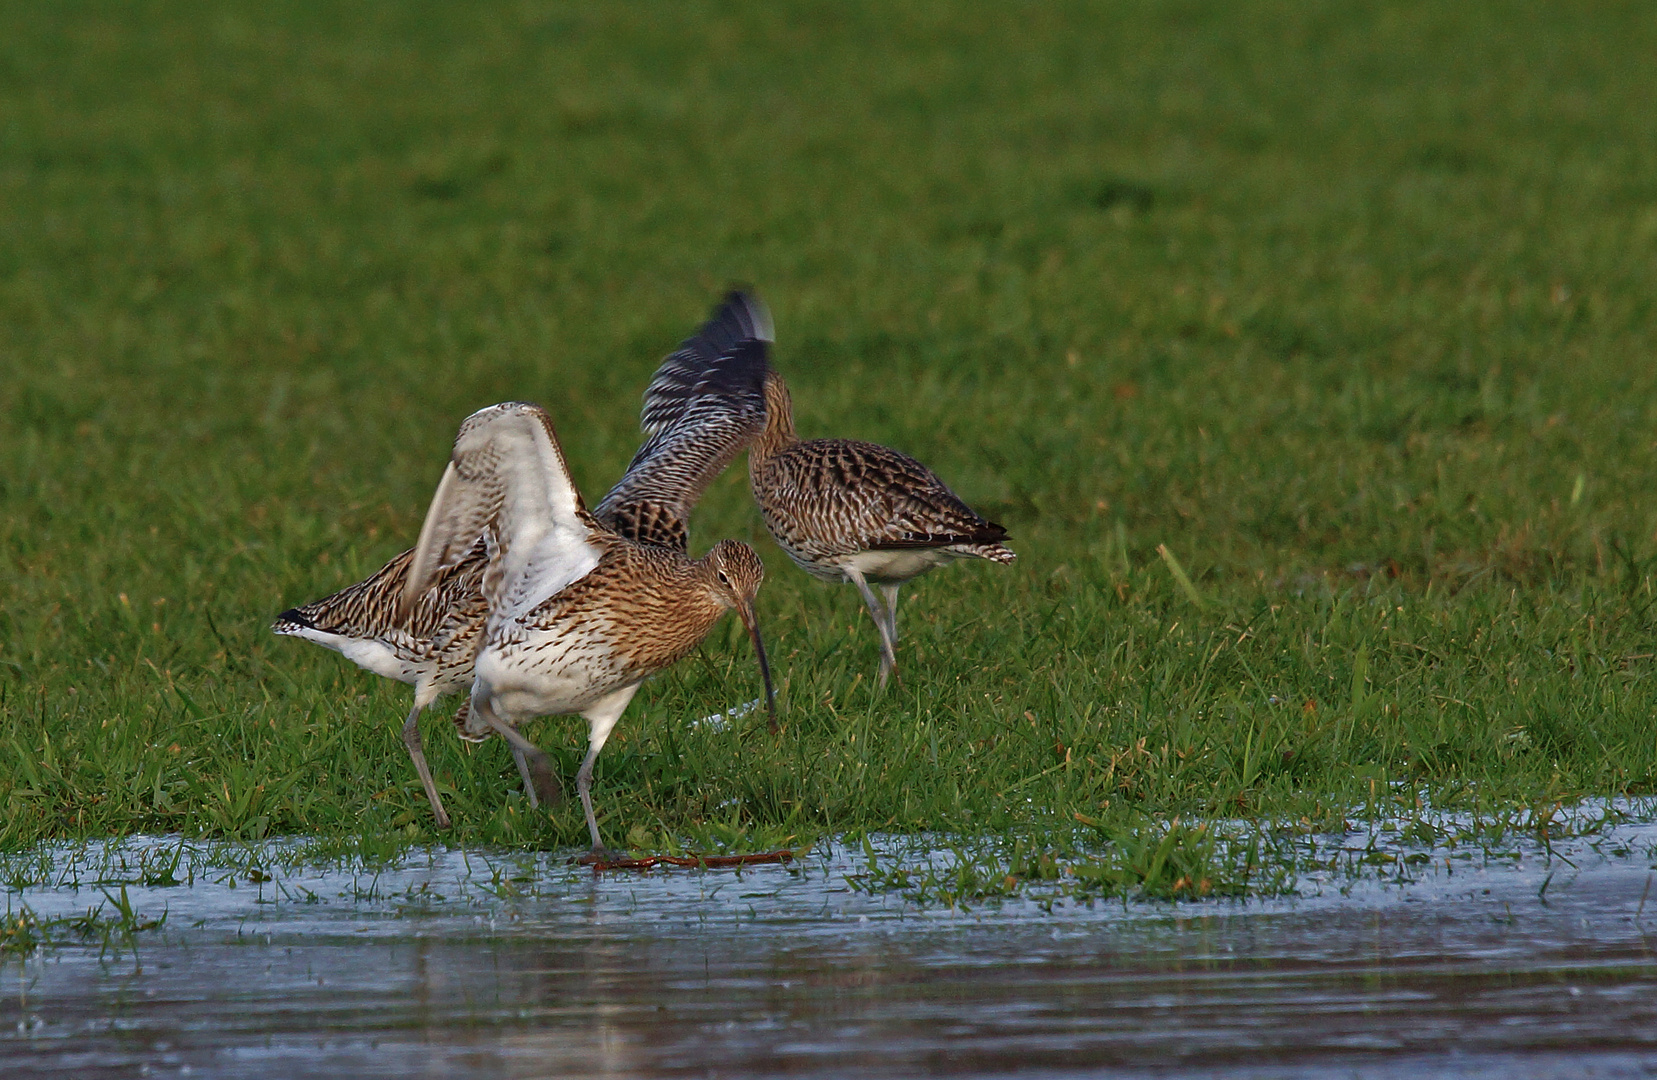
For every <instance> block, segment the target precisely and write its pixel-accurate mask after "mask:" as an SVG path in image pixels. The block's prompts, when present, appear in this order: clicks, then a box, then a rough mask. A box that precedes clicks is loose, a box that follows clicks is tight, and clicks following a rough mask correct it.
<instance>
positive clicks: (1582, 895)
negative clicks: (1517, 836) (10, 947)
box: [0, 824, 1657, 1078]
mask: <svg viewBox="0 0 1657 1080" xmlns="http://www.w3.org/2000/svg"><path fill="white" fill-rule="evenodd" d="M1362 840H1363V837H1361V836H1354V837H1351V838H1336V839H1333V840H1328V841H1327V844H1328V846H1330V847H1335V848H1338V847H1340V846H1341V845H1343V844H1345V845H1348V846H1354V845H1356V844H1357V843H1359V842H1360V841H1362ZM146 844H147V845H149V848H150V850H152V852H153V851H154V850H165V849H166V848H167V847H168V846H172V847H176V846H177V844H178V841H176V840H165V839H158V840H151V841H138V842H132V843H130V844H128V845H126V851H127V853H128V854H131V855H133V856H134V857H137V856H138V855H142V854H143V851H144V849H145V845H146ZM273 848H274V846H273ZM1654 848H1657V826H1654V825H1651V824H1630V825H1623V826H1619V827H1617V828H1615V829H1612V830H1610V831H1609V832H1606V833H1602V834H1600V835H1599V836H1597V837H1594V838H1593V839H1592V840H1589V839H1579V840H1575V841H1570V842H1564V843H1560V842H1556V843H1554V844H1553V846H1552V848H1551V850H1550V849H1547V848H1543V847H1541V846H1540V845H1537V844H1534V843H1532V844H1529V845H1528V846H1526V845H1523V844H1520V845H1513V844H1510V845H1508V849H1507V850H1505V851H1504V852H1502V853H1499V854H1500V856H1501V857H1496V858H1484V857H1482V856H1481V857H1479V858H1472V859H1464V860H1459V861H1458V860H1456V859H1451V858H1437V859H1436V861H1433V862H1429V863H1426V864H1424V865H1420V866H1415V867H1413V868H1411V870H1410V872H1409V880H1407V881H1401V880H1399V879H1393V880H1391V881H1381V880H1377V879H1376V878H1375V877H1368V878H1362V879H1358V880H1352V879H1348V878H1345V877H1342V876H1340V875H1337V874H1327V875H1323V876H1319V875H1316V874H1313V875H1309V876H1307V877H1306V878H1304V879H1303V880H1302V883H1301V888H1302V891H1303V893H1304V894H1305V895H1302V896H1299V897H1295V898H1292V899H1281V900H1271V901H1251V902H1249V903H1246V904H1244V903H1235V902H1229V901H1216V902H1205V903H1196V904H1189V903H1188V904H1181V905H1178V906H1171V905H1166V904H1148V903H1147V904H1139V903H1133V904H1123V903H1121V902H1119V901H1118V902H1099V903H1095V904H1093V905H1091V906H1088V905H1074V904H1063V903H1061V904H1059V905H1057V906H1055V907H1054V908H1053V910H1052V911H1051V912H1050V913H1049V912H1047V911H1045V910H1043V908H1042V907H1041V906H1040V905H1038V904H1036V903H1033V902H1024V901H1018V902H1009V903H1004V904H1001V905H1000V906H998V907H988V908H983V909H976V910H973V911H970V912H962V911H951V910H947V909H944V910H936V909H929V910H920V911H917V910H916V909H915V908H914V907H912V906H911V905H909V904H907V903H906V902H905V901H904V900H903V899H902V898H901V897H900V896H895V895H882V896H869V895H866V894H863V893H860V892H857V891H855V890H853V889H852V888H851V886H850V884H849V881H848V875H849V874H853V873H856V872H858V871H859V869H860V868H861V864H862V856H861V854H860V853H859V852H856V851H852V850H847V849H845V848H839V847H833V846H830V845H824V846H822V847H820V848H819V849H818V850H817V851H816V852H815V853H814V854H813V855H812V856H811V857H810V858H808V859H806V860H804V861H803V862H802V863H797V864H795V865H794V866H792V867H787V868H784V867H776V866H766V867H755V868H751V869H749V870H746V871H743V872H741V873H737V872H732V871H706V872H697V871H677V870H675V871H655V872H651V873H649V874H646V875H623V874H618V875H612V876H607V877H604V878H602V879H595V878H594V877H593V875H592V874H591V873H590V872H589V871H586V870H583V869H579V868H574V867H569V866H566V865H564V864H563V863H562V862H561V860H560V859H559V858H557V857H554V856H540V857H522V858H520V857H509V856H501V855H495V856H493V857H487V858H486V857H480V856H479V855H477V854H476V853H472V854H470V855H468V854H465V853H460V852H449V851H437V852H432V853H427V854H425V855H422V856H421V857H420V858H418V859H415V860H411V861H410V862H408V863H406V864H405V865H403V866H401V867H399V868H397V869H395V870H390V871H385V872H381V873H378V874H376V873H373V872H368V871H364V872H358V873H353V872H350V871H348V870H340V869H338V868H335V869H332V870H318V869H300V870H296V871H291V872H290V871H277V872H276V874H277V877H276V879H275V880H267V881H262V882H261V881H250V880H249V875H248V874H245V873H243V874H234V873H231V872H229V871H223V872H216V873H208V874H207V875H206V877H199V876H198V877H197V878H196V880H195V882H194V883H193V884H191V885H188V886H175V887H168V888H145V887H140V886H136V885H129V886H128V896H129V899H130V901H131V904H132V907H133V908H134V909H135V911H136V913H137V914H138V915H139V916H141V917H145V916H147V917H154V916H157V915H159V914H161V913H162V911H163V910H164V911H165V912H166V914H167V919H166V923H165V925H164V927H163V928H162V929H161V930H159V931H154V932H149V933H145V934H140V935H138V937H137V938H136V942H137V948H136V954H134V952H133V951H132V950H131V949H130V948H121V949H120V950H119V951H118V952H112V951H110V950H109V949H107V948H105V949H103V950H102V955H100V948H99V947H98V946H74V947H60V948H54V949H49V950H46V951H44V952H42V953H39V954H37V955H35V956H34V957H31V958H29V959H28V960H26V961H20V960H18V959H15V958H14V959H11V960H9V961H7V962H5V963H4V964H3V965H0V1075H4V1076H7V1077H17V1078H21V1077H35V1076H53V1077H59V1076H83V1077H97V1076H115V1075H122V1076H130V1075H150V1076H177V1075H193V1076H206V1075H211V1076H250V1077H251V1076H258V1077H311V1076H315V1077H339V1076H360V1077H370V1076H375V1077H377V1076H408V1075H417V1074H430V1075H441V1076H457V1077H540V1076H546V1077H585V1076H628V1077H656V1076H745V1075H788V1076H800V1077H806V1076H824V1077H827V1076H853V1075H855V1076H877V1077H886V1076H915V1075H935V1074H949V1075H968V1076H1007V1075H1021V1076H1083V1075H1119V1076H1174V1075H1181V1076H1183V1075H1201V1076H1234V1077H1350V1076H1388V1077H1390V1076H1468V1077H1474V1076H1490V1075H1495V1074H1496V1073H1497V1072H1498V1071H1499V1072H1500V1073H1501V1074H1502V1075H1504V1076H1505V1077H1508V1078H1517V1077H1531V1076H1558V1077H1623V1076H1629V1077H1634V1076H1657V954H1654V952H1653V945H1654V943H1657V895H1652V894H1653V893H1657V888H1654V887H1653V885H1652V878H1653V870H1652V865H1651V864H1652V863H1653V862H1654V861H1657V859H1654V857H1653V854H1652V852H1653V849H1654ZM1613 853H1614V854H1613ZM1438 854H1439V855H1442V852H1440V853H1438ZM1567 860H1568V861H1567ZM1572 864H1574V866H1573V865H1572ZM1400 865H1402V864H1400ZM106 873H107V872H106ZM1550 875H1551V876H1550ZM253 876H258V875H253ZM214 878H216V879H217V880H216V881H215V880H210V879H214ZM86 880H89V879H88V878H87V877H86V876H85V875H84V874H83V875H82V881H83V882H84V881H86ZM1544 882H1545V883H1546V887H1545V888H1543V884H1544ZM104 887H105V888H110V886H107V885H106V886H104ZM10 898H11V903H12V904H13V905H16V904H18V903H21V902H26V903H28V904H29V905H30V907H31V908H32V909H33V910H34V911H36V912H38V913H39V914H41V915H43V916H44V915H59V916H61V915H65V914H71V913H73V912H76V911H85V910H86V909H87V908H89V907H95V906H97V905H99V904H100V903H104V902H105V898H104V894H103V892H101V891H100V889H99V888H98V887H93V886H89V885H84V884H83V885H82V887H80V888H74V887H71V886H70V885H68V884H63V885H61V886H58V887H49V886H35V887H30V888H27V889H25V890H23V891H22V892H21V893H19V892H15V891H14V892H13V893H11V894H10Z"/></svg>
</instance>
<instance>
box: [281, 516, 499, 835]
mask: <svg viewBox="0 0 1657 1080" xmlns="http://www.w3.org/2000/svg"><path fill="white" fill-rule="evenodd" d="M413 557H414V551H413V549H410V550H408V551H405V552H403V553H402V554H401V555H398V556H397V557H396V558H394V559H392V560H391V561H390V562H388V563H386V564H385V566H383V567H381V568H380V569H379V570H376V571H375V572H374V573H373V574H372V575H370V576H369V577H367V578H366V579H364V580H363V581H360V582H358V583H357V584H355V585H352V586H350V587H348V588H345V589H341V590H340V591H339V592H337V593H334V594H333V595H332V596H326V597H323V598H322V599H321V600H317V601H313V602H312V603H309V604H306V605H304V606H303V607H297V608H289V609H288V610H287V611H284V612H283V613H282V614H281V615H279V616H277V618H276V622H275V624H274V625H272V627H271V629H272V630H273V631H275V632H276V633H278V634H283V635H287V636H291V637H300V638H304V639H306V640H307V641H314V642H316V643H317V644H318V645H323V646H326V647H327V648H330V649H334V650H336V651H338V652H340V653H341V654H343V655H344V656H345V657H346V658H347V659H349V660H351V661H352V662H353V663H355V664H358V665H360V666H361V667H364V668H367V669H368V670H369V671H372V672H374V673H375V674H377V675H384V676H385V677H386V678H388V679H396V680H397V681H398V682H403V683H409V684H411V685H412V686H413V687H414V708H413V709H412V710H411V711H410V712H409V714H408V719H407V720H405V721H404V722H403V745H404V746H406V747H407V748H408V752H409V757H410V759H411V760H413V762H414V769H415V771H416V772H417V773H419V774H420V783H421V785H422V786H423V787H424V788H425V790H426V798H427V800H428V801H430V803H431V807H432V814H433V816H434V817H436V818H437V824H438V827H439V828H444V829H446V828H448V827H449V815H448V814H447V813H446V812H444V810H443V801H442V799H440V798H439V797H438V794H437V785H436V784H435V783H434V782H433V781H432V775H431V769H430V768H428V767H427V765H426V755H425V751H424V749H423V747H422V746H421V743H420V728H419V719H420V713H421V712H422V711H424V710H425V708H426V707H427V706H428V705H430V704H431V703H432V702H434V701H436V700H438V699H439V698H441V697H445V696H447V695H448V694H451V693H453V692H454V691H456V690H460V689H464V688H465V687H466V686H468V685H470V684H471V681H472V658H473V657H474V656H475V655H476V654H477V650H478V644H479V643H480V642H481V641H482V640H483V623H484V617H485V615H486V614H487V611H488V609H487V607H486V605H485V604H484V601H483V591H482V584H483V572H484V569H485V566H486V565H487V554H486V552H485V550H484V545H483V542H482V541H481V540H479V541H478V542H477V543H476V544H475V545H473V548H472V550H471V551H469V552H468V553H467V554H466V555H465V557H464V558H462V559H461V560H460V561H458V562H457V563H455V565H453V566H451V567H449V568H448V569H446V570H445V571H444V572H443V573H442V574H440V575H438V576H437V578H436V579H435V580H434V581H433V583H432V586H431V588H429V589H428V590H427V591H426V592H425V593H423V594H422V595H421V596H420V597H419V598H418V600H417V601H416V602H415V604H414V605H413V606H412V607H411V609H410V612H409V617H408V618H407V619H406V620H397V619H395V618H393V615H392V613H393V611H394V610H395V608H396V606H397V602H398V599H399V598H400V597H401V596H402V594H403V591H404V589H405V587H406V585H407V582H408V569H409V564H410V562H411V561H412V559H413ZM467 712H468V707H467V704H466V703H465V702H462V703H461V706H460V708H459V709H458V710H457V711H456V712H455V725H456V726H457V727H458V728H459V729H460V730H461V732H462V734H463V736H465V737H472V736H467V735H466V714H467Z"/></svg>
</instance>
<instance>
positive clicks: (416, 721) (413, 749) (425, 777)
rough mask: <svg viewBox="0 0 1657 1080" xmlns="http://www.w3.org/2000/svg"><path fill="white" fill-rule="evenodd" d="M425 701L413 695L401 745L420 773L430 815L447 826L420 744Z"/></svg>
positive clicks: (441, 825) (440, 823) (447, 821)
mask: <svg viewBox="0 0 1657 1080" xmlns="http://www.w3.org/2000/svg"><path fill="white" fill-rule="evenodd" d="M425 707H426V703H425V702H423V701H421V700H420V697H419V695H418V694H417V695H415V698H414V708H413V709H411V710H409V714H408V719H407V720H404V721H403V745H404V746H406V747H408V756H409V757H411V758H413V759H414V771H415V772H417V773H419V774H420V783H421V784H423V785H424V786H425V788H426V798H427V799H430V800H431V804H432V815H433V816H434V817H436V818H437V827H438V828H439V829H447V828H448V827H449V815H448V814H446V813H444V812H443V800H442V799H439V798H438V797H437V785H436V784H435V783H433V782H432V771H431V769H430V768H428V767H427V766H426V752H425V750H424V749H422V748H421V746H420V713H421V712H422V711H423V710H424V709H425Z"/></svg>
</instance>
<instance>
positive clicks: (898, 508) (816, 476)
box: [752, 439, 1014, 576]
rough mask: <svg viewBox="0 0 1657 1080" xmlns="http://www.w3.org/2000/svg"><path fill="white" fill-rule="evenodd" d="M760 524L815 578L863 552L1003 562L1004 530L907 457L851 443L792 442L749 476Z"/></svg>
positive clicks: (1007, 554) (1007, 557)
mask: <svg viewBox="0 0 1657 1080" xmlns="http://www.w3.org/2000/svg"><path fill="white" fill-rule="evenodd" d="M752 479H753V487H754V498H755V501H756V502H757V503H758V504H759V507H760V512H761V514H762V516H763V517H764V518H765V523H766V526H767V528H768V529H770V531H771V535H772V536H773V537H774V538H775V539H776V541H777V543H778V545H780V546H781V547H782V548H783V550H784V551H785V552H787V553H788V554H789V555H790V557H792V558H793V559H794V560H795V561H796V562H798V563H800V564H801V565H802V566H804V567H805V568H806V569H807V570H808V571H810V572H813V573H819V570H818V569H816V568H819V567H820V568H823V572H822V573H820V575H819V576H834V575H832V574H831V573H830V572H828V570H827V567H828V566H829V565H832V564H834V563H836V562H838V561H839V560H841V559H843V558H844V557H846V556H850V555H854V554H856V553H858V552H864V551H897V550H904V549H951V551H952V553H954V554H960V555H972V556H978V557H980V558H987V559H992V560H994V561H997V562H1011V561H1012V559H1013V558H1014V555H1013V553H1012V551H1011V550H1010V549H1008V548H1006V547H1005V546H1003V541H1005V540H1006V539H1007V530H1006V529H1004V528H1002V527H1001V526H1000V525H997V524H995V523H994V522H992V521H987V520H985V519H984V518H983V517H981V516H980V515H979V514H977V513H976V512H974V511H973V509H972V508H971V507H970V506H968V505H967V504H966V503H965V502H963V501H961V499H960V498H958V497H957V496H956V495H955V493H954V492H952V491H950V490H949V488H948V487H947V486H945V484H944V482H943V481H942V480H940V479H938V477H937V475H936V474H935V473H933V472H932V470H930V469H928V468H927V467H926V466H925V465H922V464H921V463H920V462H918V461H916V460H915V459H914V458H912V457H910V456H908V455H907V454H902V453H899V452H898V451H896V450H893V449H891V448H890V447H886V446H880V445H878V444H876V443H867V442H858V441H856V440H852V439H811V440H807V441H804V442H794V443H792V444H790V445H788V446H786V447H784V448H782V449H781V450H779V451H778V452H777V453H775V454H773V455H771V456H770V457H769V458H767V459H766V460H765V462H764V465H763V467H762V468H761V469H760V470H759V471H757V472H756V473H755V474H754V475H753V478H752Z"/></svg>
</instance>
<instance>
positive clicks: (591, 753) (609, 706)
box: [575, 683, 639, 863]
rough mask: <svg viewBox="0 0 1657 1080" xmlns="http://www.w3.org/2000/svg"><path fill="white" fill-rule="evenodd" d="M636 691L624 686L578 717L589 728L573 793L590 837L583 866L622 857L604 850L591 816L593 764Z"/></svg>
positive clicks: (596, 822)
mask: <svg viewBox="0 0 1657 1080" xmlns="http://www.w3.org/2000/svg"><path fill="white" fill-rule="evenodd" d="M638 688H639V687H638V684H637V683H635V684H633V685H632V686H624V687H622V688H621V689H620V690H617V691H615V692H614V693H612V694H610V695H609V696H607V697H603V698H600V699H599V700H598V701H597V702H595V703H594V704H593V706H592V708H590V709H588V710H587V711H586V712H584V713H582V714H581V715H583V716H585V717H586V718H587V722H588V723H589V724H590V725H592V726H591V729H590V731H589V733H588V735H587V756H586V758H585V759H583V761H582V762H581V769H580V771H579V772H577V773H576V774H575V790H576V794H578V795H580V796H581V809H583V810H585V811H586V812H587V831H588V832H589V833H591V834H592V837H593V849H592V850H591V851H589V852H588V853H587V854H585V855H583V856H582V857H581V860H580V861H581V862H584V863H599V862H613V861H615V860H616V859H619V858H621V857H622V856H620V855H617V854H616V853H615V852H613V851H611V850H610V849H609V848H607V847H605V846H604V840H603V838H602V837H600V836H599V835H598V816H597V815H596V814H594V813H593V763H594V762H596V761H597V760H598V752H599V751H600V750H602V749H604V743H605V742H606V740H608V739H609V738H610V732H612V731H614V730H615V727H616V721H617V720H620V719H621V714H622V713H623V712H624V711H625V710H626V709H627V703H628V702H629V701H632V700H633V692H634V691H635V690H637V689H638Z"/></svg>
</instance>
